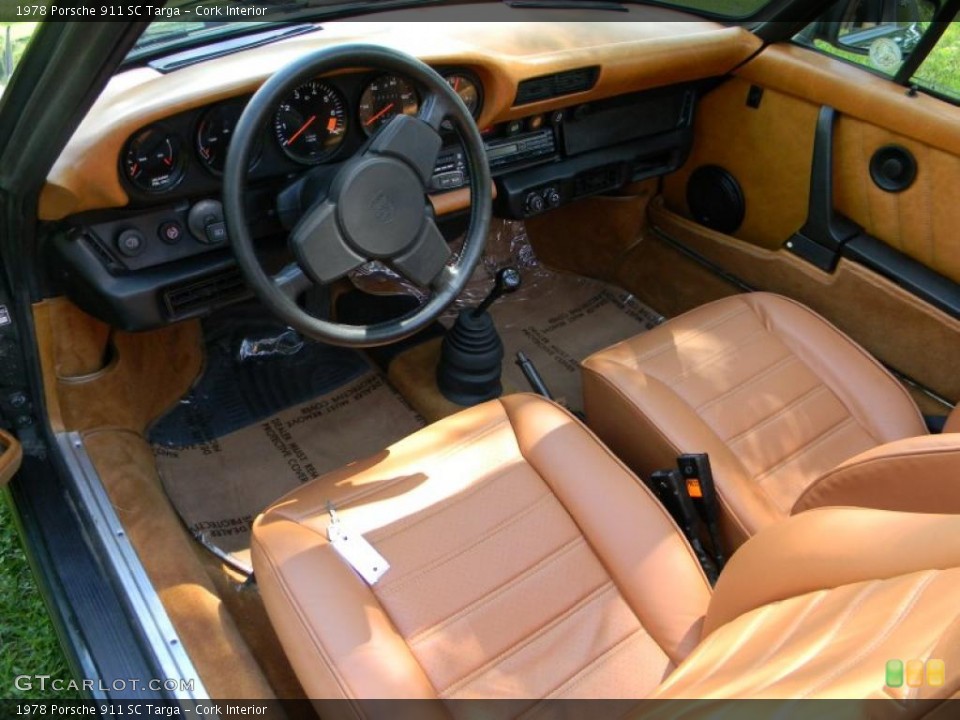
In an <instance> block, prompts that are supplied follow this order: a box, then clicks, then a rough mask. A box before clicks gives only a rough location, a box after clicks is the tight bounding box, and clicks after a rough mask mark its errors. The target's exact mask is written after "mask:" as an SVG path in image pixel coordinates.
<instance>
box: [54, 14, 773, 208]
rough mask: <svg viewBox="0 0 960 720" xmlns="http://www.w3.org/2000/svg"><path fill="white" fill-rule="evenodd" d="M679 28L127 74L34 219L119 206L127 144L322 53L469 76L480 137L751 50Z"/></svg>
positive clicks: (681, 76) (597, 29) (431, 26)
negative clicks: (589, 77) (537, 83)
mask: <svg viewBox="0 0 960 720" xmlns="http://www.w3.org/2000/svg"><path fill="white" fill-rule="evenodd" d="M503 12H504V13H507V14H505V15H504V17H513V15H510V14H509V9H508V8H506V6H504V10H503ZM391 15H397V16H398V17H403V16H401V15H399V14H397V13H391ZM555 16H556V17H564V18H566V17H569V16H570V13H564V14H562V15H558V14H554V13H551V12H542V13H540V14H538V15H537V17H538V18H540V17H542V18H550V17H555ZM589 16H590V17H595V16H599V17H602V18H605V19H606V18H609V17H610V14H609V13H607V14H603V13H595V12H594V11H590V12H589ZM420 17H422V15H421V16H420ZM431 17H433V16H431ZM687 17H688V16H684V15H680V14H678V13H675V12H672V11H667V10H659V9H652V8H649V7H647V8H633V7H631V8H630V12H629V14H627V13H623V14H619V15H618V18H617V19H618V20H620V21H618V22H609V21H607V22H576V23H574V22H537V23H531V22H487V23H473V22H449V23H447V22H334V23H326V24H324V25H323V27H322V28H320V27H318V28H317V30H316V31H315V32H311V33H308V34H305V35H300V36H297V37H293V38H290V39H287V40H282V41H279V42H276V43H274V44H270V45H265V46H261V47H257V48H253V49H249V50H245V51H242V52H238V53H235V54H232V55H228V56H225V57H220V58H216V59H211V60H208V61H205V62H202V63H199V64H196V65H192V66H189V67H185V68H182V69H179V70H176V71H173V72H169V73H166V74H163V73H160V72H158V71H156V70H153V69H151V68H146V67H143V68H136V69H132V70H129V71H126V72H123V73H121V74H118V75H116V76H115V77H114V78H113V79H112V80H111V81H110V83H109V84H108V85H107V87H106V89H105V90H104V92H103V93H102V94H101V96H100V98H99V99H98V100H97V102H96V103H95V104H94V106H93V107H92V108H91V110H90V112H89V113H88V115H87V117H86V118H85V120H84V121H83V122H82V123H81V125H80V127H79V128H78V129H77V131H76V133H75V134H74V136H73V137H72V138H71V140H70V142H69V143H68V144H67V146H66V148H65V149H64V151H63V153H62V154H61V156H60V158H59V159H58V161H57V162H56V164H55V165H54V167H53V168H52V170H51V171H50V174H49V176H48V177H47V183H46V185H45V186H44V188H43V190H42V192H41V196H40V206H39V217H40V218H41V219H43V220H58V219H61V218H64V217H66V216H68V215H72V214H74V213H77V212H81V211H85V210H93V209H102V208H117V207H123V206H125V205H127V203H128V201H129V198H128V195H127V192H126V190H125V189H124V186H123V184H122V183H121V178H120V172H119V164H120V163H119V158H120V154H121V151H122V148H123V146H124V143H125V142H126V141H127V139H128V138H129V137H130V136H131V134H132V133H134V132H135V131H136V130H138V129H139V128H142V127H144V126H146V125H148V124H149V123H152V122H155V121H158V120H161V119H163V118H165V117H168V116H170V115H173V114H175V113H179V112H183V111H185V110H190V109H192V108H197V107H201V106H203V105H206V104H209V103H213V102H216V101H219V100H224V99H228V98H231V97H235V96H240V95H243V94H249V93H252V92H254V91H256V89H257V88H258V87H259V86H260V85H261V84H262V83H263V82H264V81H265V80H266V79H267V78H268V77H269V76H270V75H271V74H272V73H274V72H276V71H277V70H279V69H280V68H282V67H283V66H284V65H286V64H287V63H290V62H292V61H294V60H296V59H297V58H299V57H301V56H303V55H304V54H306V53H309V52H312V51H315V50H318V49H320V48H324V47H329V46H332V45H339V44H344V43H360V42H362V43H374V44H378V45H383V46H387V47H390V48H393V49H397V50H401V51H403V52H407V53H409V54H411V55H414V56H416V57H419V58H420V59H421V60H423V61H424V62H427V63H429V64H431V65H434V66H459V67H465V68H469V69H470V70H472V71H473V72H474V73H475V74H476V75H477V77H478V78H479V79H480V81H481V83H482V86H483V92H484V103H483V107H482V110H481V114H480V116H479V118H478V124H479V125H480V126H481V127H484V126H487V125H490V124H493V123H498V122H503V121H508V120H511V119H515V118H519V117H522V116H528V115H530V114H532V113H539V112H545V111H549V110H553V109H557V108H560V107H563V106H568V105H570V104H573V103H579V102H584V101H587V100H598V99H601V98H606V97H611V96H614V95H619V94H623V93H628V92H635V91H639V90H645V89H648V88H654V87H660V86H665V85H670V84H674V83H680V82H686V81H691V80H696V79H700V78H706V77H712V76H717V75H723V74H725V73H728V72H729V71H731V70H733V69H734V68H736V67H737V66H738V65H739V64H741V63H742V62H744V61H745V60H747V59H748V58H749V57H751V55H753V54H754V53H755V52H756V51H757V50H758V49H759V47H760V41H759V40H758V39H757V38H756V37H755V36H753V35H752V34H751V33H749V32H747V31H746V30H743V29H741V28H735V27H732V28H727V27H723V26H721V25H717V24H714V23H708V22H699V21H688V20H685V18H687ZM671 20H674V21H675V22H670V21H671ZM676 20H682V21H676ZM585 66H599V67H600V74H599V77H598V79H597V82H596V84H595V85H594V87H593V88H592V89H591V90H589V91H586V92H581V93H578V94H574V95H566V96H564V97H558V98H554V99H551V100H546V101H540V102H533V103H528V104H524V105H522V106H520V107H515V106H514V104H513V103H514V100H515V98H516V93H517V87H518V84H519V83H520V81H521V80H524V79H527V78H532V77H538V76H541V75H545V74H549V73H555V72H561V71H564V70H571V69H576V68H581V67H585Z"/></svg>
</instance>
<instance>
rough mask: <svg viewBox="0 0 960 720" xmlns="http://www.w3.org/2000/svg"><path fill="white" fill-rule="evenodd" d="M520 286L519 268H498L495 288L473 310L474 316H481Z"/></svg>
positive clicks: (494, 282) (494, 281) (494, 283)
mask: <svg viewBox="0 0 960 720" xmlns="http://www.w3.org/2000/svg"><path fill="white" fill-rule="evenodd" d="M519 287H520V271H519V270H517V269H516V268H513V267H505V268H502V269H500V270H498V271H497V275H496V277H495V278H494V279H493V290H491V291H490V294H489V295H487V296H486V297H485V298H484V299H483V302H481V303H480V304H479V305H477V308H476V309H475V310H474V311H473V316H474V317H480V316H481V315H483V314H484V313H485V312H486V311H487V309H488V308H489V307H490V306H491V305H493V304H494V303H495V302H496V301H497V300H499V299H500V298H501V297H502V296H504V295H506V294H507V293H512V292H513V291H514V290H516V289H518V288H519Z"/></svg>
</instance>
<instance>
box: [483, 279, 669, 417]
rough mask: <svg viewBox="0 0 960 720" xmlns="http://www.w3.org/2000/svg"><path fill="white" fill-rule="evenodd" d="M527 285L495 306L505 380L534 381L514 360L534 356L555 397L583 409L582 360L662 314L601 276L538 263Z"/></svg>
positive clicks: (520, 386)
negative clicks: (520, 355) (594, 277)
mask: <svg viewBox="0 0 960 720" xmlns="http://www.w3.org/2000/svg"><path fill="white" fill-rule="evenodd" d="M528 273H529V274H531V275H534V277H533V278H531V282H530V283H529V284H528V286H527V287H525V288H521V290H520V291H519V292H518V293H517V294H516V295H513V296H509V295H508V296H506V297H504V298H502V299H501V300H500V301H499V302H498V303H496V304H495V305H494V306H493V309H492V313H493V317H494V320H496V323H497V327H498V328H499V329H500V337H501V338H502V339H503V344H504V347H505V350H506V355H505V357H504V360H503V381H504V385H505V386H507V387H508V388H512V389H514V390H522V391H527V390H529V389H530V385H529V383H528V382H527V380H526V378H525V377H524V375H523V373H522V372H521V370H520V368H519V367H518V366H517V364H516V363H515V361H514V360H515V357H516V353H517V351H518V350H522V351H523V352H524V353H525V354H526V355H527V357H529V358H530V359H531V360H532V361H533V363H534V365H536V368H537V370H538V371H539V372H540V375H541V376H542V377H543V380H544V382H545V383H546V385H547V388H548V389H549V390H550V392H551V393H552V394H553V396H554V399H556V400H557V401H558V402H560V403H562V404H564V405H566V406H567V407H569V408H570V409H571V410H582V409H583V400H582V391H581V383H580V361H581V360H583V359H584V358H586V357H587V356H589V355H591V354H593V353H594V352H596V351H598V350H602V349H603V348H605V347H608V346H609V345H613V344H614V343H616V342H619V341H621V340H625V339H627V338H629V337H633V336H634V335H636V334H638V333H641V332H644V331H646V330H649V329H650V328H652V327H654V326H656V325H658V324H659V323H660V322H662V321H663V318H662V317H661V316H660V315H659V314H658V313H656V312H655V311H653V310H651V309H650V308H649V307H647V306H646V305H644V304H643V303H641V302H639V301H638V300H636V299H635V298H634V297H633V296H632V295H629V294H628V293H626V292H622V291H620V290H618V289H616V288H614V287H612V286H610V285H607V284H605V283H602V282H598V281H596V280H589V279H587V278H582V277H579V276H576V275H568V274H566V273H558V272H551V271H549V270H547V269H545V268H542V267H541V268H537V269H536V273H535V274H534V273H531V272H530V271H529V270H528V271H527V273H524V274H528Z"/></svg>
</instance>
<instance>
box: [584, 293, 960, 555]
mask: <svg viewBox="0 0 960 720" xmlns="http://www.w3.org/2000/svg"><path fill="white" fill-rule="evenodd" d="M583 388H584V406H585V410H586V414H587V421H588V424H589V425H590V427H591V428H592V429H593V430H594V431H595V432H596V433H597V434H598V435H599V436H600V438H601V439H602V440H603V441H604V442H605V443H606V444H607V445H608V446H610V448H611V449H613V450H614V452H616V453H617V455H619V456H620V457H621V458H623V459H624V460H625V461H626V462H627V464H628V465H629V466H630V467H631V468H632V469H633V470H634V471H635V472H637V473H638V474H639V475H640V476H641V477H647V476H649V474H650V473H652V472H653V471H654V470H658V469H661V468H671V467H675V466H676V457H677V455H679V454H681V453H686V452H707V453H709V454H710V459H711V464H712V467H713V474H714V478H715V480H716V485H717V493H718V496H719V499H720V503H721V510H722V512H723V515H724V517H723V518H722V520H723V521H724V529H725V532H726V535H727V536H728V538H729V539H730V540H731V542H732V543H733V545H734V546H736V545H738V544H739V543H741V542H742V541H743V540H744V539H745V538H746V537H748V536H750V535H752V534H754V533H755V532H757V530H759V529H760V528H761V527H763V526H765V525H769V524H771V523H773V522H775V521H779V520H782V519H783V518H785V517H786V516H788V515H790V514H791V513H796V512H798V511H800V510H802V509H807V508H810V507H817V506H823V505H831V504H853V505H857V506H866V507H876V508H886V509H900V510H920V511H928V512H940V511H942V509H943V508H944V507H952V508H954V509H955V510H956V511H958V512H960V483H951V484H950V485H952V486H954V487H945V486H944V484H943V483H942V482H940V480H941V478H942V475H937V476H934V475H933V474H932V473H931V472H927V471H926V470H925V466H926V464H927V463H934V464H936V463H938V464H939V467H940V468H942V467H943V466H944V464H945V463H948V462H952V463H953V468H954V469H955V472H960V435H955V436H952V437H946V438H945V439H944V438H943V437H941V438H939V439H936V440H935V439H934V438H930V437H927V429H926V426H925V424H924V421H923V418H922V416H921V415H920V411H919V410H918V409H917V406H916V404H915V403H914V402H913V399H912V398H911V397H910V395H909V394H908V392H907V391H906V389H905V388H904V387H903V386H902V385H901V384H900V383H899V382H898V381H897V380H896V379H895V378H894V377H893V376H892V375H891V374H890V373H889V372H888V371H887V370H886V369H885V368H884V367H883V366H881V365H880V364H879V363H878V362H877V361H876V360H875V359H873V358H872V357H871V356H870V355H869V354H867V352H866V351H864V350H863V349H862V348H860V347H859V346H858V345H857V344H856V343H854V342H853V341H852V340H850V338H848V337H847V336H846V335H844V334H843V333H841V332H840V331H839V330H837V329H836V328H835V327H833V326H832V325H830V324H829V323H828V322H827V321H826V320H824V319H823V318H821V317H820V316H819V315H817V314H815V313H814V312H812V311H811V310H809V309H808V308H806V307H804V306H802V305H800V304H798V303H796V302H794V301H792V300H789V299H787V298H784V297H780V296H777V295H770V294H767V293H751V294H746V295H737V296H734V297H730V298H725V299H723V300H718V301H717V302H713V303H710V304H708V305H704V306H702V307H699V308H697V309H695V310H693V311H691V312H689V313H686V314H685V315H682V316H680V317H677V318H675V319H672V320H670V321H668V322H666V323H664V324H663V325H661V326H659V327H657V328H655V329H654V330H651V331H650V332H648V333H645V334H642V335H639V336H637V337H634V338H632V339H629V340H626V341H624V342H621V343H619V344H617V345H614V346H612V347H610V348H607V349H606V350H602V351H600V352H598V353H596V354H595V355H593V356H591V357H589V358H587V360H586V361H584V363H583ZM954 423H956V425H957V426H960V416H957V417H955V418H952V419H951V425H953V424H954ZM958 429H960V427H958ZM905 438H912V439H911V440H904V439H905ZM897 441H899V444H896V445H886V444H887V443H895V442H897ZM931 441H933V442H931ZM881 446H882V447H883V448H885V449H884V450H878V448H880V447H881ZM860 453H872V454H873V457H872V461H871V462H870V463H869V464H870V468H869V470H868V471H867V474H866V477H867V478H869V483H866V484H865V483H864V482H863V480H864V478H863V477H862V473H859V470H858V468H862V467H863V463H864V462H866V461H870V460H871V456H869V455H867V456H860V455H859V454H860ZM878 453H879V454H880V455H886V456H887V457H886V459H887V462H885V463H879V462H877V457H876V455H877V454H878ZM951 453H952V459H950V458H949V457H948V456H949V455H950V454H951ZM908 456H909V457H910V458H911V459H910V460H909V462H904V458H906V457H908ZM938 458H939V459H938ZM838 466H840V467H839V468H838ZM930 469H931V470H932V466H931V468H930ZM905 472H909V473H910V477H911V482H906V483H905V478H906V477H908V476H906V475H905V474H904V473H905ZM855 475H857V477H854V476H855ZM914 481H915V482H914ZM917 483H920V484H921V485H922V484H923V483H928V487H927V489H926V490H923V489H921V488H920V487H919V486H918V484H917ZM934 484H935V485H936V487H934V486H933V485H934ZM945 502H946V505H944V503H945Z"/></svg>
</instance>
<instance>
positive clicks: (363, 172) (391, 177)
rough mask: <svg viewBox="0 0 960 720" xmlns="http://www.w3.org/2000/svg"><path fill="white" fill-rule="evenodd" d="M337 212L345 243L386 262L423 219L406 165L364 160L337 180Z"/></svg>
mask: <svg viewBox="0 0 960 720" xmlns="http://www.w3.org/2000/svg"><path fill="white" fill-rule="evenodd" d="M337 180H338V182H337V185H338V187H337V188H336V189H335V191H334V192H335V195H336V203H337V214H338V216H339V220H340V227H341V229H342V231H343V237H344V240H346V241H347V242H348V243H349V244H350V245H351V246H352V247H353V249H355V250H356V251H358V252H359V253H360V254H361V255H363V256H365V257H369V258H377V259H384V258H390V257H394V256H395V255H397V254H399V253H400V252H402V251H403V250H405V249H406V248H408V247H409V246H410V245H411V244H412V243H413V241H414V240H416V239H417V236H418V235H419V234H420V228H421V227H422V225H423V221H424V217H425V215H426V200H425V198H424V196H423V187H422V185H421V183H420V179H419V178H418V177H417V175H416V173H415V172H414V171H413V170H412V169H411V168H410V167H409V166H407V165H406V164H405V163H403V162H401V161H400V160H395V159H394V158H389V157H376V156H374V157H364V158H362V159H360V160H358V161H357V162H354V163H348V164H347V165H346V166H345V167H344V168H343V170H341V175H340V176H339V177H338V178H337Z"/></svg>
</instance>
